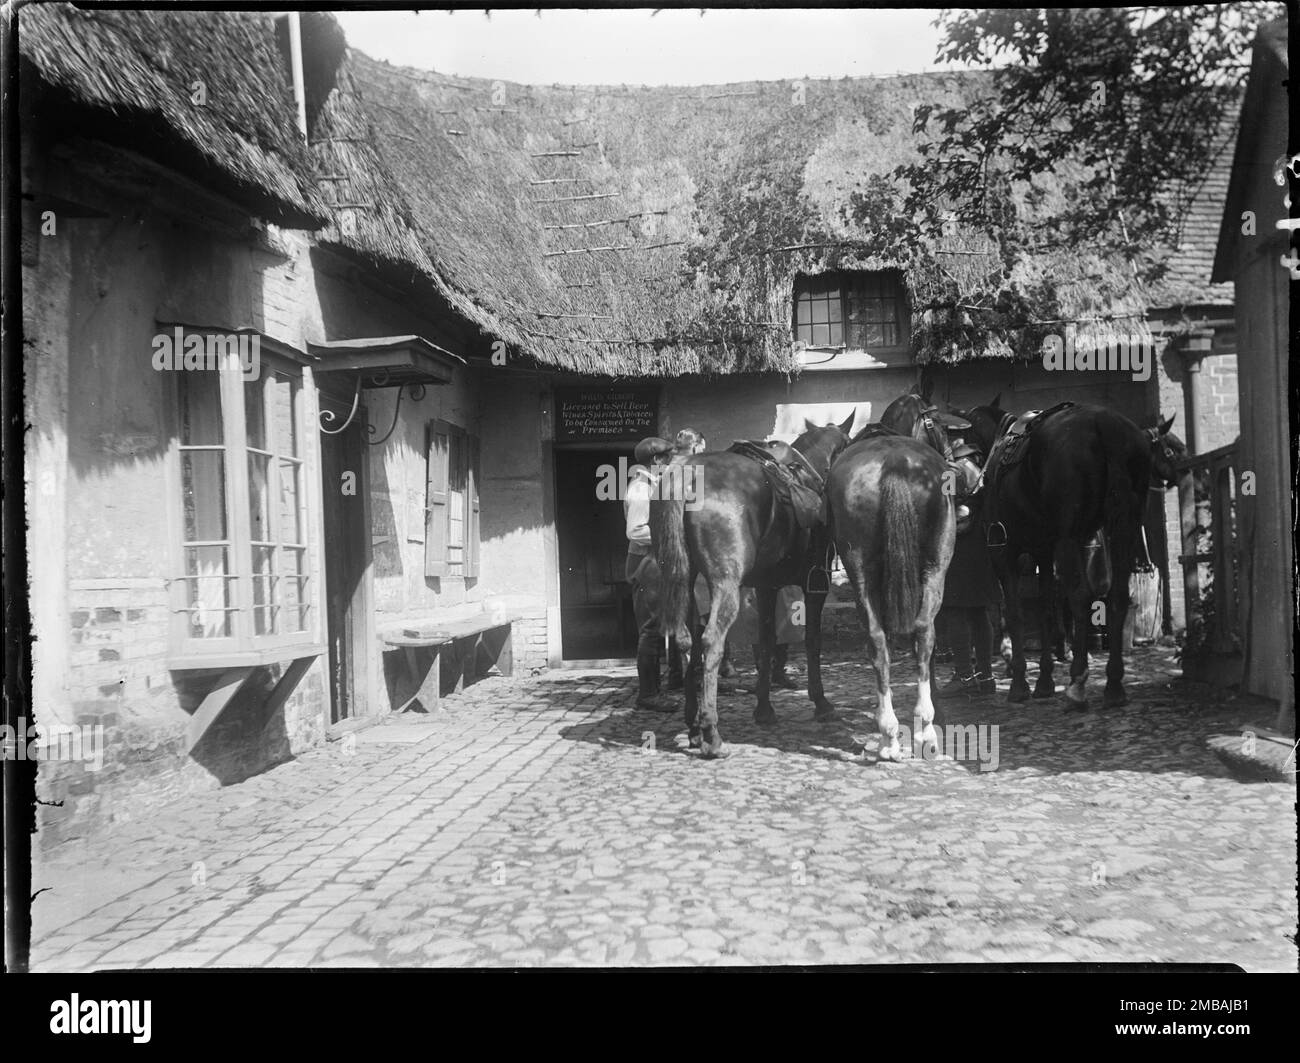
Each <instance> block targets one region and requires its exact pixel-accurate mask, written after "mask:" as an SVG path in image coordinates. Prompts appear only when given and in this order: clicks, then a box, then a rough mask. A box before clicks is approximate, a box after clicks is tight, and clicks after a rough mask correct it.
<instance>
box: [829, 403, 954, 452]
mask: <svg viewBox="0 0 1300 1063" xmlns="http://www.w3.org/2000/svg"><path fill="white" fill-rule="evenodd" d="M878 424H880V425H883V426H884V427H885V428H888V429H891V430H892V431H894V432H897V433H898V434H899V435H903V436H910V437H911V438H913V439H916V440H919V441H920V442H922V443H929V444H930V446H932V447H933V448H934V449H935V450H936V451H938V452H939V453H940V454H942V455H943V456H944V460H945V461H951V460H952V444H951V443H950V442H949V439H948V431H949V430H950V429H966V428H969V427H970V422H969V421H967V420H966V419H965V418H963V417H962V416H961V415H960V414H959V413H957V412H956V411H953V410H941V409H939V407H938V405H936V404H935V403H933V402H931V401H930V395H929V394H928V392H922V393H918V392H915V391H913V392H909V393H908V394H906V395H900V396H899V397H898V398H896V399H895V400H894V401H893V402H891V403H890V404H889V405H888V406H886V407H885V412H884V413H882V414H881V415H880V421H879V422H878ZM875 429H876V425H867V426H866V427H865V428H863V429H862V430H861V431H860V432H858V434H857V435H855V436H854V437H853V442H855V443H856V442H857V441H858V440H860V439H865V438H866V437H868V436H870V435H875V434H878V432H877V431H876V430H875Z"/></svg>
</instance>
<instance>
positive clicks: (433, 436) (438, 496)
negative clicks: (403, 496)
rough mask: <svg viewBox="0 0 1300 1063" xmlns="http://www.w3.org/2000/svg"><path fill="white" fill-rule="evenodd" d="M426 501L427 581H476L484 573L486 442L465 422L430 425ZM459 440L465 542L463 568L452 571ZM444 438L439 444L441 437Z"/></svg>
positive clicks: (425, 545) (463, 545) (438, 422)
mask: <svg viewBox="0 0 1300 1063" xmlns="http://www.w3.org/2000/svg"><path fill="white" fill-rule="evenodd" d="M425 436H426V445H425V505H424V575H425V577H426V578H427V579H439V580H462V581H468V580H476V579H478V578H479V576H480V573H481V564H480V558H481V555H482V549H481V537H482V524H481V520H480V513H481V504H480V494H481V490H480V485H481V484H482V465H481V461H482V445H481V442H480V439H479V437H478V435H476V434H475V433H473V432H470V431H469V430H468V429H466V428H462V427H461V426H460V425H457V424H452V423H451V422H450V421H444V420H441V419H439V418H435V419H434V420H431V421H429V422H428V424H427V425H426V429H425ZM453 438H455V439H457V440H458V444H457V446H456V451H457V452H458V453H459V454H460V456H461V458H462V461H461V462H460V467H461V469H462V470H463V472H464V478H463V482H464V484H465V505H464V512H463V518H462V527H463V529H464V541H463V543H462V545H461V566H460V567H461V571H460V572H451V571H450V570H449V569H450V564H451V561H450V557H449V546H450V542H451V495H452V491H451V486H450V485H451V482H452V475H451V474H452V469H451V454H452V445H451V440H452V439H453ZM440 439H441V440H444V441H445V442H443V443H439V440H440Z"/></svg>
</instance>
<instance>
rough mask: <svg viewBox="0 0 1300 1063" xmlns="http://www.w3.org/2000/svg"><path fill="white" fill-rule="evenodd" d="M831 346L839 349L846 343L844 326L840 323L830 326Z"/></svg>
mask: <svg viewBox="0 0 1300 1063" xmlns="http://www.w3.org/2000/svg"><path fill="white" fill-rule="evenodd" d="M830 337H831V338H830V344H831V346H832V347H839V346H841V345H842V344H843V343H844V326H843V325H841V324H840V323H839V322H836V323H835V324H833V325H831V326H830Z"/></svg>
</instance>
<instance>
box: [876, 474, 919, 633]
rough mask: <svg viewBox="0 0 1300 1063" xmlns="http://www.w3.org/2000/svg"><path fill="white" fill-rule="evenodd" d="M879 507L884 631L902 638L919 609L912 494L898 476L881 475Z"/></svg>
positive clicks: (916, 544) (914, 509)
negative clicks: (882, 548) (881, 539)
mask: <svg viewBox="0 0 1300 1063" xmlns="http://www.w3.org/2000/svg"><path fill="white" fill-rule="evenodd" d="M880 507H881V509H882V510H883V511H884V518H885V529H884V542H885V556H884V558H883V559H882V563H883V564H884V566H885V579H884V584H885V603H884V604H885V617H884V621H885V624H884V626H885V632H886V634H889V635H904V634H907V633H908V632H910V631H911V630H912V628H914V627H915V626H916V614H917V613H918V612H919V611H920V608H921V550H920V540H921V535H920V531H919V529H918V527H917V520H916V506H915V504H914V503H913V501H912V492H911V491H910V490H909V487H908V483H907V481H906V480H905V479H904V478H903V477H902V476H900V475H898V474H895V473H890V472H886V473H885V475H884V478H883V480H882V482H881V484H880Z"/></svg>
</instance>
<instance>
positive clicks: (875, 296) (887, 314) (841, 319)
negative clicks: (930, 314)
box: [794, 270, 908, 352]
mask: <svg viewBox="0 0 1300 1063" xmlns="http://www.w3.org/2000/svg"><path fill="white" fill-rule="evenodd" d="M794 295H795V300H794V332H795V339H796V340H800V341H802V342H803V343H804V344H805V345H806V346H808V347H844V348H847V349H849V350H866V351H873V352H874V351H880V352H887V351H899V350H903V349H905V348H906V346H907V338H908V328H907V326H908V318H907V300H906V293H905V291H904V287H903V276H902V274H901V273H900V272H899V271H898V270H880V271H876V272H867V271H865V270H840V271H836V272H830V273H817V274H813V275H811V276H804V275H800V276H798V277H796V278H795V284H794Z"/></svg>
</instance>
